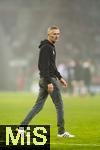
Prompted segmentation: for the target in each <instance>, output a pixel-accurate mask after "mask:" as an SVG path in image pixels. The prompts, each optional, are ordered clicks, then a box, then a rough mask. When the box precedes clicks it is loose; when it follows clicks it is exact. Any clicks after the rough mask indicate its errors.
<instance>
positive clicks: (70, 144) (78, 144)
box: [50, 143, 100, 147]
mask: <svg viewBox="0 0 100 150" xmlns="http://www.w3.org/2000/svg"><path fill="white" fill-rule="evenodd" d="M50 144H51V145H66V146H67V145H68V146H94V147H96V146H97V147H99V146H100V144H80V143H50Z"/></svg>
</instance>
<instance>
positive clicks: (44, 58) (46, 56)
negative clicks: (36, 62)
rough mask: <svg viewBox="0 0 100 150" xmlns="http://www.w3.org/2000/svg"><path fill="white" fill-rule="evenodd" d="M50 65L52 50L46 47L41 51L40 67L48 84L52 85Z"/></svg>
mask: <svg viewBox="0 0 100 150" xmlns="http://www.w3.org/2000/svg"><path fill="white" fill-rule="evenodd" d="M49 64H50V49H49V47H48V46H44V47H43V48H42V49H41V54H40V67H41V72H42V75H43V77H44V78H45V80H46V82H47V83H48V84H49V83H51V77H50V74H49Z"/></svg>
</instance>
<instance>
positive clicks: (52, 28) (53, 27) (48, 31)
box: [47, 25, 59, 34]
mask: <svg viewBox="0 0 100 150" xmlns="http://www.w3.org/2000/svg"><path fill="white" fill-rule="evenodd" d="M57 29H58V30H59V27H58V26H55V25H54V26H51V27H49V28H48V30H47V33H48V34H49V33H50V32H51V31H52V30H57Z"/></svg>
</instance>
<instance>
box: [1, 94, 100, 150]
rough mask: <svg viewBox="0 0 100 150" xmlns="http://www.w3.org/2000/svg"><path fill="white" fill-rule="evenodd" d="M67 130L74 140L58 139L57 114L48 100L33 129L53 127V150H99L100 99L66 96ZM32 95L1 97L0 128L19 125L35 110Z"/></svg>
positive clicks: (36, 118)
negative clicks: (40, 126)
mask: <svg viewBox="0 0 100 150" xmlns="http://www.w3.org/2000/svg"><path fill="white" fill-rule="evenodd" d="M62 97H63V103H64V118H65V128H66V130H67V131H68V132H70V133H72V134H75V138H72V139H71V138H70V139H68V138H66V139H64V138H58V137H57V127H56V111H55V107H54V105H53V103H52V100H51V98H50V97H48V99H47V101H46V103H45V105H44V108H43V109H42V111H41V112H40V113H39V114H38V115H37V116H36V117H35V118H33V119H32V121H31V122H30V125H36V124H37V125H40V124H41V125H43V124H48V125H50V127H51V128H50V134H51V135H50V149H51V150H53V149H54V150H97V149H98V150H100V95H96V96H82V97H79V96H78V97H72V96H67V95H63V96H62ZM35 100H36V95H34V94H33V93H24V92H23V93H17V92H15V93H5V92H2V93H0V124H1V125H6V124H12V125H13V124H19V123H20V122H21V121H22V120H23V119H24V117H25V116H26V115H27V113H28V112H29V111H30V109H31V108H32V107H33V105H34V103H35Z"/></svg>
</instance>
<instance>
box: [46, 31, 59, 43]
mask: <svg viewBox="0 0 100 150" xmlns="http://www.w3.org/2000/svg"><path fill="white" fill-rule="evenodd" d="M59 36H60V30H59V29H53V30H51V31H50V32H49V33H48V37H49V39H50V40H51V41H52V42H53V43H55V42H56V41H57V40H58V39H59Z"/></svg>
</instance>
